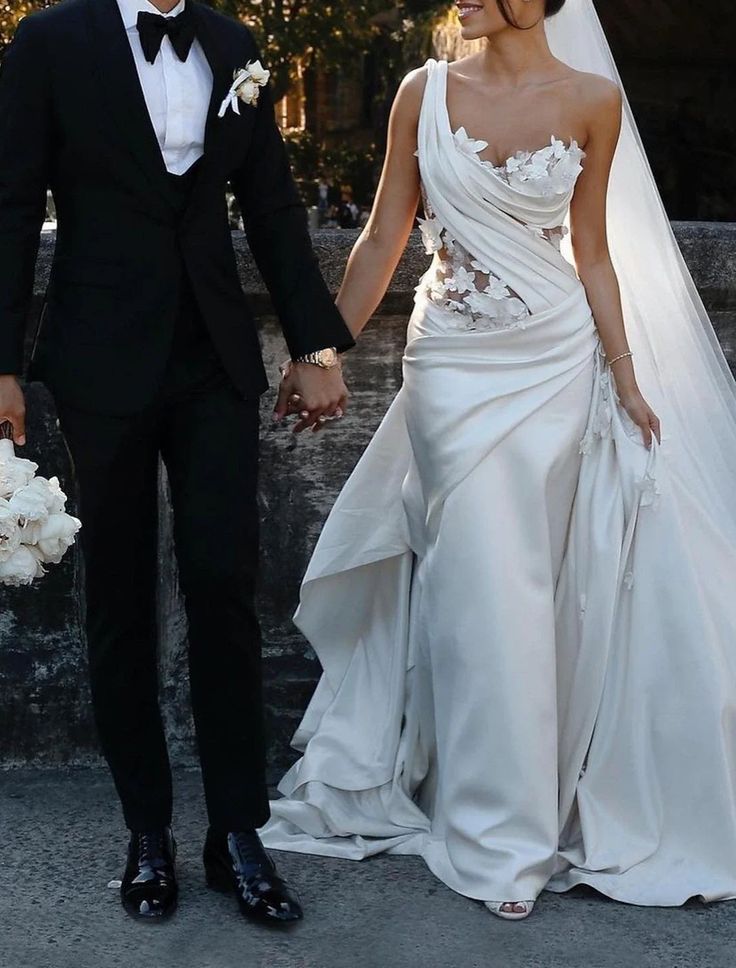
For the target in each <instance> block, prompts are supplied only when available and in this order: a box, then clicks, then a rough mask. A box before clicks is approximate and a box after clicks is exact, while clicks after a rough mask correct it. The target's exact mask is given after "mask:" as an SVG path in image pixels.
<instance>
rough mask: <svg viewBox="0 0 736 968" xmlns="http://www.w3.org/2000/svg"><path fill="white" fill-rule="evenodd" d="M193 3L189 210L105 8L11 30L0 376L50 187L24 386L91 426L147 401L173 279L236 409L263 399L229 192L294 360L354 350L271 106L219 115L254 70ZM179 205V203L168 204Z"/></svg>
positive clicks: (10, 351) (11, 362) (19, 353)
mask: <svg viewBox="0 0 736 968" xmlns="http://www.w3.org/2000/svg"><path fill="white" fill-rule="evenodd" d="M188 2H190V3H192V6H193V10H194V13H195V16H196V19H197V36H198V39H199V41H200V43H201V45H202V47H203V49H204V52H205V55H206V57H207V59H208V61H209V63H210V66H211V68H212V73H213V75H214V88H213V93H212V102H211V104H210V109H209V115H208V121H207V129H206V138H205V154H204V157H203V159H202V160H201V162H200V165H199V168H198V170H197V174H196V180H195V183H194V187H193V190H192V194H191V198H190V201H189V203H188V205H187V207H186V208H185V210H184V211H183V212H182V207H181V200H180V198H179V197H178V196H177V193H176V190H175V186H172V184H171V179H170V177H169V176H168V174H167V171H166V167H165V164H164V160H163V156H162V153H161V150H160V147H159V144H158V141H157V139H156V135H155V132H154V129H153V126H152V124H151V121H150V118H149V115H148V111H147V108H146V103H145V99H144V95H143V92H142V89H141V86H140V82H139V80H138V75H137V71H136V67H135V62H134V59H133V55H132V52H131V49H130V44H129V41H128V37H127V35H126V33H125V30H124V27H123V22H122V18H121V16H120V13H119V8H118V5H117V3H116V0H64V2H62V3H60V4H59V5H58V6H55V7H52V8H50V9H48V10H45V11H43V12H40V13H37V14H34V15H32V16H31V17H28V18H27V19H26V20H24V21H22V23H21V24H20V27H19V28H18V31H17V33H16V37H15V40H14V42H13V44H12V45H11V47H10V48H9V50H8V51H7V53H6V55H5V58H4V59H3V64H2V68H0V373H21V371H22V366H23V341H24V332H25V327H26V321H27V315H28V311H29V307H30V301H31V298H32V291H33V279H34V270H35V262H36V257H37V253H38V242H39V235H40V230H41V227H42V223H43V219H44V213H45V207H46V193H47V187H48V186H50V187H51V189H52V191H53V193H54V199H55V203H56V211H57V218H58V232H57V242H56V253H55V258H54V263H53V267H52V273H51V279H50V284H49V289H48V293H47V301H46V306H45V310H44V313H43V319H42V325H41V331H40V334H39V339H38V344H37V348H36V352H35V354H34V363H33V365H32V368H31V373H30V375H31V377H32V378H40V379H42V380H44V382H46V383H47V385H48V386H49V387H50V388H51V390H52V391H53V392H54V394H55V395H56V396H57V398H58V399H61V400H63V401H64V402H66V403H68V404H70V405H72V406H77V407H80V408H83V409H87V410H90V409H91V410H96V411H99V412H102V413H109V414H121V415H122V414H130V413H134V412H136V411H137V410H139V409H141V408H142V407H144V406H145V405H146V404H147V403H148V402H149V401H150V400H151V399H152V397H153V395H154V394H155V391H156V388H157V386H158V384H159V382H160V380H161V377H162V375H163V371H164V368H165V366H166V362H167V359H168V354H169V348H170V345H171V340H172V335H173V329H174V325H175V321H176V317H177V312H178V308H179V295H180V287H181V285H182V280H183V274H184V273H185V272H186V273H187V275H188V277H189V282H190V285H191V287H192V289H193V291H194V294H195V297H196V300H197V303H198V306H199V309H200V311H201V313H202V315H203V317H204V320H205V322H206V325H207V328H208V330H209V332H210V335H211V338H212V341H213V343H214V345H215V348H216V350H217V352H218V355H219V357H220V359H221V361H222V364H223V365H224V367H225V369H226V370H227V372H228V374H229V376H230V377H231V379H232V381H233V383H234V384H235V385H236V387H237V388H238V389H239V390H240V392H241V393H242V394H244V395H245V396H250V397H252V396H257V395H259V394H261V393H262V392H263V391H264V390H265V389H266V387H267V380H266V375H265V371H264V367H263V361H262V358H261V351H260V344H259V340H258V334H257V330H256V326H255V323H254V320H253V317H252V315H251V313H250V312H249V309H248V305H247V302H246V299H245V296H244V294H243V291H242V288H241V286H240V282H239V279H238V273H237V268H236V261H235V254H234V250H233V246H232V236H231V233H230V230H229V226H228V219H227V210H226V199H225V191H226V187H227V184H228V182H229V183H230V184H231V186H232V189H233V191H234V192H235V194H236V197H237V198H238V201H239V203H240V206H241V208H242V211H243V217H244V222H245V228H246V233H247V237H248V242H249V244H250V247H251V250H252V252H253V255H254V257H255V260H256V263H257V265H258V268H259V270H260V272H261V273H262V275H263V277H264V280H265V282H266V285H267V286H268V289H269V291H270V293H271V296H272V298H273V301H274V304H275V307H276V310H277V313H278V315H279V318H280V320H281V323H282V326H283V330H284V335H285V338H286V341H287V343H288V346H289V349H290V352H291V354H292V356H299V355H301V354H303V353H307V352H310V351H313V350H317V349H321V348H323V347H327V346H337V347H338V348H339V349H347V348H349V347H350V346H351V345H352V343H353V341H352V338H351V336H350V333H349V331H348V329H347V327H346V326H345V324H344V322H343V320H342V318H341V316H340V314H339V313H338V312H337V310H336V308H335V306H334V303H333V300H332V299H331V297H330V294H329V292H328V290H327V287H326V285H325V283H324V280H323V279H322V276H321V274H320V271H319V268H318V265H317V260H316V257H315V255H314V253H313V250H312V245H311V241H310V237H309V232H308V229H307V220H306V213H305V211H304V208H303V206H302V204H301V202H300V199H299V195H298V192H297V189H296V187H295V184H294V181H293V178H292V176H291V172H290V169H289V164H288V160H287V156H286V152H285V148H284V144H283V141H282V139H281V136H280V134H279V131H278V127H277V125H276V122H275V119H274V112H273V103H272V99H271V96H270V94H269V92H268V90H267V89H263V90H262V91H261V97H260V100H259V103H258V105H257V107H252V106H247V105H245V104H242V102H241V104H240V115H238V114H236V113H235V112H234V111H232V110H228V112H227V113H226V115H225V117H224V118H219V117H218V110H219V107H220V104H221V102H222V100H223V99H224V97H225V95H226V93H227V90H228V88H229V87H230V85H231V83H232V80H233V72H234V71H235V70H236V69H237V68H242V67H244V66H245V65H246V64H247V62H248V61H251V60H255V59H256V58H258V56H259V53H258V50H257V48H256V45H255V43H254V41H253V38H252V36H251V34H250V33H249V31H248V30H247V29H246V28H245V27H244V26H242V25H241V24H239V23H237V22H236V21H234V20H231V19H229V18H227V17H224V16H222V15H220V14H218V13H216V12H215V11H213V10H211V9H210V8H208V7H206V6H203V5H202V4H199V3H194V2H192V0H188ZM175 196H176V197H175Z"/></svg>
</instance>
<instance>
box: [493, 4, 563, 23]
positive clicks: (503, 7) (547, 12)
mask: <svg viewBox="0 0 736 968" xmlns="http://www.w3.org/2000/svg"><path fill="white" fill-rule="evenodd" d="M496 3H497V4H498V9H499V10H500V11H501V14H502V15H503V19H504V20H505V21H506V23H507V24H510V25H511V26H512V27H517V28H519V29H520V30H521V29H522V28H521V27H519V24H517V22H516V20H515V19H514V16H513V14H512V13H511V8H510V7H509V0H496ZM564 6H565V0H545V3H544V16H545V17H554V15H555V14H556V13H559V12H560V10H562V8H563V7H564ZM526 29H528V28H526Z"/></svg>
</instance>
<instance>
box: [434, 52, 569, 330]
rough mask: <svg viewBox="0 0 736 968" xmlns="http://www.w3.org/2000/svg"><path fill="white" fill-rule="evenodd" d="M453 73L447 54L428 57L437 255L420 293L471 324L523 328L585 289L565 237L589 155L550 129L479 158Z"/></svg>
mask: <svg viewBox="0 0 736 968" xmlns="http://www.w3.org/2000/svg"><path fill="white" fill-rule="evenodd" d="M447 73H448V64H447V62H446V61H435V60H430V61H428V62H427V83H426V87H425V92H424V99H423V103H422V109H421V114H420V119H419V132H418V150H417V157H418V159H419V167H420V173H421V181H422V198H423V202H424V209H425V217H424V218H423V219H420V227H421V229H422V234H423V237H424V241H425V245H426V248H427V251H428V252H430V253H435V259H434V262H433V264H432V267H431V269H430V271H429V272H428V273H427V275H426V276H425V277H424V279H423V280H422V283H421V285H420V287H419V290H418V291H419V293H420V295H422V296H424V297H426V298H428V299H429V300H430V301H431V302H434V303H435V304H439V305H441V306H442V307H443V308H446V309H448V310H451V311H453V312H454V313H455V314H456V318H457V319H458V320H460V322H461V325H462V326H464V327H465V328H468V329H477V328H494V327H498V326H502V327H509V326H518V327H522V328H523V327H524V326H525V325H526V321H527V320H528V319H529V318H530V317H531V316H532V315H534V314H536V313H539V312H543V311H545V310H548V309H551V308H554V307H555V306H557V305H559V304H560V303H561V302H563V301H564V300H565V299H567V298H569V296H570V295H571V294H572V292H573V291H574V290H575V289H576V288H582V287H581V286H580V282H579V280H578V278H577V275H576V273H575V270H574V268H573V267H572V265H571V264H570V263H569V262H568V261H567V260H566V259H565V258H564V256H563V255H562V253H561V251H560V244H561V241H562V239H563V238H564V236H565V234H566V233H567V229H566V227H565V224H564V223H565V220H566V217H567V213H568V210H569V206H570V201H571V199H572V195H573V192H574V190H575V185H576V182H577V179H578V176H579V174H580V172H581V171H582V165H581V161H582V160H583V158H584V153H583V151H582V150H581V149H580V148H579V147H578V145H577V143H576V142H575V141H571V142H570V144H568V145H565V143H564V142H562V141H561V140H559V139H558V138H556V137H554V136H553V137H551V139H550V143H549V144H548V145H545V146H543V147H541V148H540V149H538V150H536V151H518V152H517V153H516V154H515V155H513V156H512V157H510V158H508V159H507V161H506V162H505V163H504V164H503V165H500V166H499V165H494V164H492V163H491V162H489V161H485V160H483V159H482V158H481V153H482V152H483V151H484V150H485V149H486V148H487V147H488V144H487V142H485V141H479V140H475V139H473V138H472V137H470V136H469V135H468V133H467V132H466V131H465V129H464V128H459V129H458V130H457V131H453V130H452V125H451V122H450V117H449V113H448V110H447Z"/></svg>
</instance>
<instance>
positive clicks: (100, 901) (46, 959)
mask: <svg viewBox="0 0 736 968" xmlns="http://www.w3.org/2000/svg"><path fill="white" fill-rule="evenodd" d="M176 787H177V818H176V834H177V837H178V840H179V845H180V851H179V872H180V881H181V888H182V894H181V905H180V909H179V911H178V913H177V915H176V916H175V918H174V919H173V920H172V921H171V922H169V923H167V924H164V925H160V926H150V927H149V926H141V925H138V924H136V923H135V922H133V921H131V920H130V919H128V918H126V917H125V916H124V915H123V913H122V911H121V909H120V907H119V903H118V899H117V892H116V891H115V890H114V889H111V888H108V887H107V884H108V882H109V881H110V880H111V879H113V878H117V877H119V876H120V873H121V869H122V858H123V855H124V844H125V833H124V831H123V829H122V825H121V821H120V819H119V815H118V810H117V806H116V800H115V796H114V793H113V790H112V787H111V784H110V781H109V779H108V777H107V774H106V772H105V771H102V770H82V769H77V770H51V771H40V770H37V771H32V770H17V771H6V772H0V830H1V831H2V839H1V841H0V843H1V844H2V846H1V847H0V856H1V857H2V863H1V864H0V968H123V966H125V968H128V966H130V968H149V966H150V968H629V966H630V968H733V965H734V962H735V959H736V955H735V954H734V952H735V951H736V905H734V904H733V903H722V904H714V905H711V906H709V907H705V906H704V905H702V904H699V903H695V902H693V903H691V904H690V905H688V906H686V907H684V908H678V909H662V908H635V907H629V906H627V905H624V904H617V903H614V902H612V901H608V900H606V899H603V898H601V897H599V896H598V895H596V894H593V893H591V892H589V893H583V892H581V893H575V894H569V895H566V896H563V897H558V896H556V895H550V894H545V895H543V896H542V899H541V902H540V904H539V906H538V908H537V910H535V912H534V914H533V915H532V917H531V918H530V919H529V920H528V921H526V922H522V923H520V924H513V923H507V922H501V921H498V920H497V919H495V918H493V917H492V916H491V915H490V914H488V913H487V912H486V911H485V909H484V908H483V907H482V906H481V905H480V904H478V903H476V902H474V901H470V900H467V899H466V898H463V897H460V896H459V895H457V894H453V893H452V892H451V891H450V890H448V889H447V888H446V887H444V885H442V884H440V883H439V882H437V881H436V880H435V879H434V877H433V876H432V875H431V874H430V873H429V872H428V871H427V870H426V868H425V867H424V865H423V864H422V862H421V861H419V860H418V859H416V858H376V859H374V860H371V861H368V862H364V863H362V864H357V863H352V862H346V861H335V860H325V859H321V858H312V857H302V856H297V855H288V854H281V855H278V856H277V860H278V862H279V865H280V867H281V869H282V872H283V873H285V874H286V876H287V877H288V878H289V880H290V881H291V882H292V883H293V884H295V885H296V886H298V888H299V890H300V894H301V896H302V900H303V902H304V904H305V907H306V910H307V915H308V918H307V920H306V921H305V922H304V923H303V924H301V925H299V926H297V927H296V928H295V929H294V930H292V931H290V932H289V933H287V934H284V933H281V932H279V933H274V932H272V931H268V930H267V929H263V928H258V927H254V926H252V925H250V924H248V923H246V922H244V921H243V920H242V918H241V916H240V914H239V913H238V909H237V906H236V903H235V901H234V899H230V898H228V897H223V896H222V895H219V894H214V893H211V892H209V891H207V889H206V888H205V886H204V878H203V874H202V868H201V863H200V859H199V852H200V848H201V843H202V838H203V835H204V826H205V820H204V814H203V804H202V797H201V791H200V784H199V777H198V775H197V774H196V773H195V772H179V773H178V774H177V782H176Z"/></svg>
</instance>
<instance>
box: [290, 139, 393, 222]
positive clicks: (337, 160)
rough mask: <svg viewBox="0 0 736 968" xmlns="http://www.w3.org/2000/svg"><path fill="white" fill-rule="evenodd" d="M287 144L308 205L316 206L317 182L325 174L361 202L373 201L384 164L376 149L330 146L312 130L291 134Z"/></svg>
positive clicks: (295, 173) (342, 145) (343, 145)
mask: <svg viewBox="0 0 736 968" xmlns="http://www.w3.org/2000/svg"><path fill="white" fill-rule="evenodd" d="M286 141H287V147H288V149H289V156H290V158H291V164H292V168H293V170H294V175H295V177H296V180H297V182H298V183H299V187H300V188H301V191H302V196H303V198H304V200H305V202H306V204H307V205H314V204H316V199H317V181H318V179H319V178H320V176H323V175H324V176H326V177H328V178H329V179H330V180H331V181H332V182H333V183H334V184H335V185H336V186H337V187H338V188H339V187H341V186H343V185H348V186H350V188H351V189H352V190H353V193H354V195H355V198H356V200H357V201H358V202H359V203H361V204H366V203H367V202H368V201H369V200H370V198H371V197H372V194H373V191H374V189H375V184H376V176H377V174H378V166H379V164H380V158H379V156H378V154H377V152H376V149H375V147H370V148H362V149H361V148H353V147H351V146H350V145H346V144H341V145H336V146H334V147H326V146H325V145H323V144H320V142H318V141H317V140H316V139H315V138H314V137H313V135H311V134H310V133H309V132H308V131H302V132H299V133H297V134H292V135H289V137H288V138H287V139H286Z"/></svg>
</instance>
